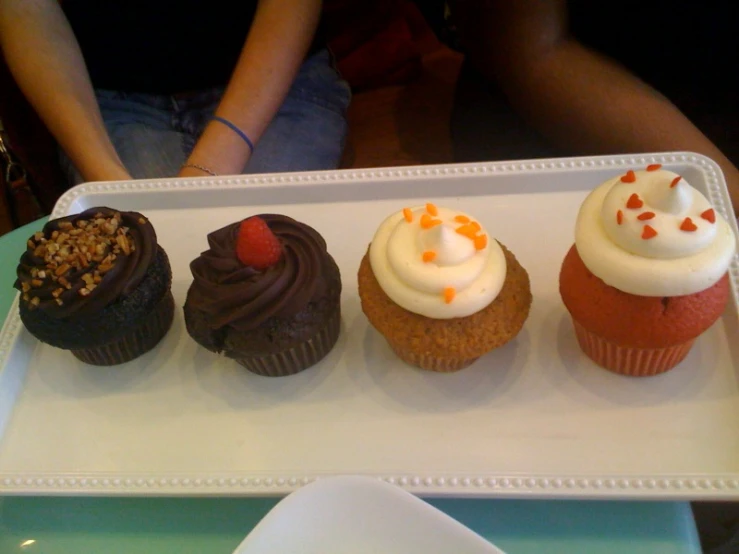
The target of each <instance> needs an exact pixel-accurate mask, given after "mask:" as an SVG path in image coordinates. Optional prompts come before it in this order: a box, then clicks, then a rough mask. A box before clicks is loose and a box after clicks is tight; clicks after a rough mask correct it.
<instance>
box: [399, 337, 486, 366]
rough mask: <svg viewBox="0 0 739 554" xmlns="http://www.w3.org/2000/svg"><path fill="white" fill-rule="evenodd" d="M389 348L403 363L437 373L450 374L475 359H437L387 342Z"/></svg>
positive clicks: (468, 364) (470, 363)
mask: <svg viewBox="0 0 739 554" xmlns="http://www.w3.org/2000/svg"><path fill="white" fill-rule="evenodd" d="M388 344H389V345H390V348H392V349H393V351H394V352H395V354H396V355H397V356H398V358H400V359H401V360H403V361H404V362H405V363H407V364H410V365H413V366H416V367H420V368H421V369H426V370H428V371H437V372H439V373H452V372H454V371H459V370H460V369H464V368H466V367H468V366H470V365H472V364H473V363H474V362H475V361H476V360H477V358H451V357H450V358H439V357H438V356H430V355H428V354H419V353H418V352H414V351H413V350H410V349H408V348H404V347H403V346H401V345H398V344H393V343H391V342H390V341H388Z"/></svg>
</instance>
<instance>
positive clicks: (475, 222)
mask: <svg viewBox="0 0 739 554" xmlns="http://www.w3.org/2000/svg"><path fill="white" fill-rule="evenodd" d="M470 225H472V227H473V228H474V229H475V232H478V231H482V227H481V226H480V224H479V223H478V222H477V221H470Z"/></svg>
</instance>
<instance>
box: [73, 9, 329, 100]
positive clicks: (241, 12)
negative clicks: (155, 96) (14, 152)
mask: <svg viewBox="0 0 739 554" xmlns="http://www.w3.org/2000/svg"><path fill="white" fill-rule="evenodd" d="M61 5H62V8H63V9H64V12H65V14H66V16H67V18H68V20H69V23H70V25H71V26H72V29H73V31H74V33H75V36H76V37H77V40H78V42H79V44H80V48H81V49H82V54H83V56H84V58H85V63H86V64H87V69H88V71H89V73H90V78H91V80H92V83H93V86H94V87H96V88H104V89H112V90H120V91H127V92H150V93H175V92H189V91H194V90H198V89H203V88H208V87H213V86H221V85H225V84H226V83H227V82H228V79H229V77H230V75H231V72H232V71H233V68H234V67H235V65H236V62H237V60H238V57H239V54H240V53H241V49H242V48H243V46H244V42H245V40H246V36H247V34H248V32H249V28H250V26H251V23H252V20H253V19H254V13H255V10H256V5H257V0H62V2H61ZM318 47H319V41H318V39H316V40H315V41H314V44H313V47H312V48H311V51H315V50H316V49H317V48H318Z"/></svg>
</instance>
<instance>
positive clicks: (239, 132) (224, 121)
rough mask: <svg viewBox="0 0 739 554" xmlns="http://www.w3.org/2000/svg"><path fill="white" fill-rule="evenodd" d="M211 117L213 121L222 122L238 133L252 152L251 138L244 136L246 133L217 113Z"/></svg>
mask: <svg viewBox="0 0 739 554" xmlns="http://www.w3.org/2000/svg"><path fill="white" fill-rule="evenodd" d="M211 119H212V120H213V121H218V122H219V123H223V124H224V125H225V126H226V127H228V128H229V129H231V130H232V131H233V132H234V133H236V134H237V135H239V136H240V137H241V138H242V139H244V142H245V143H246V145H247V146H248V147H249V150H250V151H251V153H252V154H253V153H254V143H253V142H252V141H251V139H250V138H249V137H248V136H246V133H245V132H244V131H242V130H241V129H239V128H238V127H237V126H236V125H234V124H233V123H231V122H230V121H229V120H228V119H226V118H223V117H220V116H218V115H214V116H213V117H212V118H211Z"/></svg>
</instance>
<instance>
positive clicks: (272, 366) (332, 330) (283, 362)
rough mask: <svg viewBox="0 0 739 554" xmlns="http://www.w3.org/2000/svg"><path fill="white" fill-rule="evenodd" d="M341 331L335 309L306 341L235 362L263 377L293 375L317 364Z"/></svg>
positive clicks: (338, 314) (338, 308)
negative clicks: (319, 328)
mask: <svg viewBox="0 0 739 554" xmlns="http://www.w3.org/2000/svg"><path fill="white" fill-rule="evenodd" d="M340 329H341V309H340V307H339V306H337V307H336V310H335V311H334V313H333V314H331V316H330V317H329V319H328V321H327V322H326V324H325V325H324V326H323V328H322V329H321V330H320V331H319V332H318V333H317V334H315V335H314V336H313V337H311V338H310V339H308V340H306V341H304V342H302V343H301V344H298V345H296V346H294V347H292V348H289V349H287V350H283V351H282V352H275V353H273V354H267V355H264V356H250V357H247V358H239V359H237V360H236V361H237V362H239V363H240V364H241V365H242V366H244V367H245V368H246V369H248V370H249V371H251V372H252V373H256V374H257V375H263V376H265V377H283V376H285V375H294V374H295V373H299V372H301V371H303V370H304V369H308V368H309V367H311V366H312V365H315V364H317V363H318V362H320V361H321V360H322V359H323V358H324V357H326V355H327V354H328V353H329V352H330V351H331V349H332V348H333V347H334V345H335V344H336V341H337V340H338V338H339V330H340Z"/></svg>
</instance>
